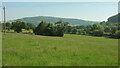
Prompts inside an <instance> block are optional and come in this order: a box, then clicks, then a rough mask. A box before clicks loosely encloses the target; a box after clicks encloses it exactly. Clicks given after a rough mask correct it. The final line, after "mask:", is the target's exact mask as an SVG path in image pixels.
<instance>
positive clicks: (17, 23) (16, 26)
mask: <svg viewBox="0 0 120 68" xmlns="http://www.w3.org/2000/svg"><path fill="white" fill-rule="evenodd" d="M26 26H27V25H26V23H25V22H23V21H15V22H12V27H11V28H12V29H14V31H16V32H17V33H19V32H22V29H25V28H26Z"/></svg>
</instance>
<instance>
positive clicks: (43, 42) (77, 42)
mask: <svg viewBox="0 0 120 68" xmlns="http://www.w3.org/2000/svg"><path fill="white" fill-rule="evenodd" d="M2 39H3V40H2V42H3V43H2V44H3V45H2V49H3V50H2V51H3V52H2V53H3V54H2V57H3V62H2V64H3V66H117V64H118V40H117V39H110V38H104V37H92V36H84V35H72V34H65V36H64V37H50V36H38V35H30V34H22V33H21V34H20V33H7V34H6V35H3V38H2Z"/></svg>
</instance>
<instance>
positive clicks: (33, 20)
mask: <svg viewBox="0 0 120 68" xmlns="http://www.w3.org/2000/svg"><path fill="white" fill-rule="evenodd" d="M16 20H18V21H25V22H27V23H32V24H35V25H38V24H39V23H40V21H46V22H53V23H55V22H57V21H59V20H62V21H63V22H69V24H70V25H90V24H94V23H98V22H95V21H85V20H81V19H72V18H59V17H50V16H36V17H25V18H21V19H16ZM16 20H14V21H16Z"/></svg>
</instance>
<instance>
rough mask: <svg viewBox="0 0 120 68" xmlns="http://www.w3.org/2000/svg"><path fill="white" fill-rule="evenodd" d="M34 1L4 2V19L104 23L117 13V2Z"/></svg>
mask: <svg viewBox="0 0 120 68" xmlns="http://www.w3.org/2000/svg"><path fill="white" fill-rule="evenodd" d="M18 1H19V0H18ZM24 1H25V0H24ZM31 1H33V0H31ZM35 1H37V0H34V2H30V0H29V1H28V2H27V0H26V2H16V1H14V2H12V1H11V2H10V0H9V2H8V0H4V2H3V3H2V4H3V5H4V6H5V7H6V19H7V20H13V19H18V18H23V17H34V16H54V17H64V18H77V19H83V20H89V21H106V20H107V18H109V17H110V16H113V15H115V14H117V13H118V3H117V0H116V1H115V0H114V2H113V0H109V1H108V0H104V1H106V2H94V1H95V0H92V1H93V2H88V0H86V2H75V1H78V0H74V2H72V1H73V0H69V1H68V0H64V1H66V2H52V1H56V0H49V1H51V2H35ZM39 1H40V0H39ZM41 1H43V0H41ZM45 1H48V0H45ZM57 1H58V0H57ZM61 1H62V0H61ZM70 1H71V2H70ZM81 1H82V0H81ZM89 1H90V0H89ZM97 1H98V0H97Z"/></svg>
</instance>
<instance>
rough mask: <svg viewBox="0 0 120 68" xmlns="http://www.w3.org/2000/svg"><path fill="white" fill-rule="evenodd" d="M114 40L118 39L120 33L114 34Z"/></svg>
mask: <svg viewBox="0 0 120 68" xmlns="http://www.w3.org/2000/svg"><path fill="white" fill-rule="evenodd" d="M114 38H117V39H120V31H116V32H115V34H114Z"/></svg>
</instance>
